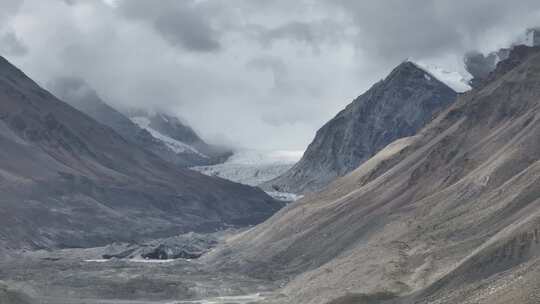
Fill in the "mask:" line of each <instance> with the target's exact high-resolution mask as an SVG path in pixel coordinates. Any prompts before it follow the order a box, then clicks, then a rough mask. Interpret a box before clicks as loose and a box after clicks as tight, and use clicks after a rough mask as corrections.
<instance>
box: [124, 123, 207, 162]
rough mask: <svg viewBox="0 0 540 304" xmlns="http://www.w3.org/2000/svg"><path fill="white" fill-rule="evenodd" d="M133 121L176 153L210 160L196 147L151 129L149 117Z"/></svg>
mask: <svg viewBox="0 0 540 304" xmlns="http://www.w3.org/2000/svg"><path fill="white" fill-rule="evenodd" d="M131 120H132V121H133V122H134V123H136V124H137V125H138V126H139V127H141V128H143V129H145V130H147V131H148V132H149V133H150V134H151V135H152V136H153V137H154V138H156V139H158V140H160V141H162V142H163V143H165V145H167V147H168V148H169V149H171V150H172V151H174V152H175V153H192V154H196V155H198V156H200V157H203V158H209V157H208V156H207V155H204V154H203V153H201V152H199V151H198V150H197V149H195V148H194V147H192V146H190V145H188V144H186V143H183V142H181V141H179V140H176V139H174V138H171V137H169V136H167V135H165V134H162V133H160V132H159V131H157V130H155V129H153V128H151V127H150V119H148V117H144V116H137V117H132V118H131Z"/></svg>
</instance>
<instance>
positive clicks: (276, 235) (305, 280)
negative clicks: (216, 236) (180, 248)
mask: <svg viewBox="0 0 540 304" xmlns="http://www.w3.org/2000/svg"><path fill="white" fill-rule="evenodd" d="M539 136H540V48H528V47H516V48H514V49H513V51H512V52H511V54H510V56H509V58H508V59H507V60H505V61H502V62H500V63H499V64H498V66H497V68H496V70H495V71H494V72H493V73H491V74H490V81H489V82H487V83H485V85H484V86H483V87H481V88H480V89H475V90H473V91H470V92H468V93H466V94H465V95H462V96H460V97H459V98H458V100H457V101H456V102H455V103H454V104H453V105H452V106H450V107H449V108H448V109H447V110H445V111H444V112H442V113H441V114H440V115H438V116H437V117H436V118H435V119H434V120H433V121H432V122H431V123H430V124H428V125H427V126H426V127H425V128H424V129H422V130H421V131H420V132H419V133H417V134H416V135H414V136H412V137H408V138H404V139H400V140H398V141H395V142H393V143H392V144H391V145H389V146H387V147H386V148H384V149H383V150H382V151H380V152H379V153H377V154H376V155H375V156H374V157H373V158H371V159H370V160H369V161H367V162H365V163H363V164H362V165H361V166H360V167H359V168H357V169H356V170H354V171H353V172H351V173H350V174H348V175H347V176H345V177H342V178H339V179H338V180H336V181H335V182H333V183H332V185H331V186H329V187H327V188H326V189H325V190H324V191H322V192H320V193H317V194H311V195H307V196H306V197H305V198H304V199H302V200H300V201H298V202H296V203H293V204H291V205H288V206H287V207H285V208H284V209H283V210H281V211H280V212H278V213H277V214H276V215H275V216H273V217H272V218H270V219H269V220H267V221H266V222H264V223H263V224H260V225H259V226H257V227H256V228H254V229H251V230H249V231H248V232H246V233H244V234H243V235H241V236H239V237H237V238H235V239H232V240H230V241H229V242H228V244H227V246H224V248H223V249H221V250H218V251H216V252H213V253H211V254H210V255H209V256H208V257H207V261H208V262H210V263H211V264H213V265H217V266H219V267H222V268H224V269H241V270H243V271H244V272H246V273H249V274H251V275H254V276H260V277H266V278H272V279H279V278H287V279H290V282H289V283H288V284H287V286H286V287H285V288H284V289H283V290H282V292H284V293H285V294H288V295H289V296H290V297H291V300H290V301H289V302H290V303H300V304H302V303H310V304H327V303H357V302H358V303H364V302H365V303H385V304H388V303H392V304H405V303H407V304H409V303H420V304H424V303H426V304H427V303H441V304H446V303H447V304H450V303H467V304H472V303H482V304H488V303H489V304H504V303H527V304H533V303H538V301H539V300H540V292H539V290H540V277H539V276H538V273H539V271H540V266H539V265H540V208H539V207H540V191H539V190H538V189H540V188H539V187H540V142H539V141H538V138H539ZM291 278H292V279H291ZM381 295H382V296H381ZM363 301H364V302H363Z"/></svg>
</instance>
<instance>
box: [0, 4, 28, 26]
mask: <svg viewBox="0 0 540 304" xmlns="http://www.w3.org/2000/svg"><path fill="white" fill-rule="evenodd" d="M22 3H23V0H0V8H1V9H0V29H1V28H2V27H3V26H4V24H5V23H6V22H7V20H8V19H9V18H10V17H11V16H13V15H15V14H16V13H17V11H18V10H19V8H20V6H21V5H22Z"/></svg>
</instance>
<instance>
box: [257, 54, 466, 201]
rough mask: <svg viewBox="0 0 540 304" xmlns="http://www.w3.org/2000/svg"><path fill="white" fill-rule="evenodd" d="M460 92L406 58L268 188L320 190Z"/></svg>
mask: <svg viewBox="0 0 540 304" xmlns="http://www.w3.org/2000/svg"><path fill="white" fill-rule="evenodd" d="M456 96H457V93H456V92H455V91H453V90H452V89H451V88H450V87H448V86H447V85H446V84H444V83H443V82H441V81H440V80H438V79H437V78H435V77H432V76H430V74H429V73H428V72H426V71H425V70H424V69H422V68H420V67H418V66H417V65H416V64H415V63H412V62H410V61H404V62H403V63H401V64H400V65H399V66H397V67H396V68H395V69H393V70H392V72H391V73H390V74H389V75H388V76H387V77H386V78H385V79H384V80H381V81H379V82H377V83H376V84H375V85H373V86H372V87H371V88H370V89H369V90H367V91H366V92H365V93H363V94H362V95H360V96H359V97H358V98H356V99H355V100H354V101H353V102H352V103H350V104H349V105H347V106H346V107H345V109H343V110H342V111H340V112H339V113H338V114H337V115H336V116H335V117H334V118H333V119H331V120H330V121H328V122H327V123H326V124H325V125H324V126H323V127H321V128H320V129H319V130H318V131H317V134H316V135H315V139H314V140H313V141H312V142H311V144H310V145H309V146H308V148H307V149H306V152H305V153H304V156H303V157H302V159H301V160H300V161H299V162H298V163H297V164H296V165H295V166H294V167H293V168H291V169H290V170H289V171H287V172H286V173H284V174H283V175H281V176H280V177H278V178H276V179H274V180H271V181H269V182H267V183H265V184H264V186H263V188H264V189H274V190H277V191H283V192H292V193H305V192H310V191H318V190H320V189H322V188H323V187H324V186H326V185H328V184H329V183H330V182H331V181H332V180H333V179H334V178H336V177H339V176H343V175H345V174H347V173H348V172H350V171H352V170H353V169H355V168H357V167H358V166H359V165H360V164H361V163H363V162H364V161H366V160H368V159H369V158H370V157H371V156H373V155H374V154H375V153H376V152H377V151H379V150H380V149H382V148H383V147H384V146H385V145H387V144H389V143H390V142H392V141H393V140H395V139H398V138H401V137H406V136H411V135H413V134H414V133H416V131H418V130H419V129H420V128H421V127H422V126H424V125H425V124H426V123H427V122H429V121H430V120H431V119H432V116H433V115H434V114H435V113H436V112H438V111H440V110H442V109H444V108H445V107H446V106H448V105H449V104H450V103H452V102H453V101H454V100H455V97H456Z"/></svg>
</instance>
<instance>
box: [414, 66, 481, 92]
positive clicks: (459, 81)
mask: <svg viewBox="0 0 540 304" xmlns="http://www.w3.org/2000/svg"><path fill="white" fill-rule="evenodd" d="M411 62H412V61H411ZM412 63H413V64H415V65H416V66H417V67H418V68H420V69H422V70H424V71H425V72H426V73H427V75H424V77H426V79H427V80H431V77H434V78H436V79H437V80H439V81H440V82H442V83H444V84H446V85H447V86H449V87H450V88H451V89H452V90H454V91H456V92H458V93H464V92H467V91H470V90H471V89H472V87H471V86H470V85H469V81H470V80H471V78H472V76H471V75H462V74H461V73H459V72H451V71H447V70H445V69H443V68H441V67H439V66H436V65H433V64H423V63H419V62H412Z"/></svg>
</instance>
